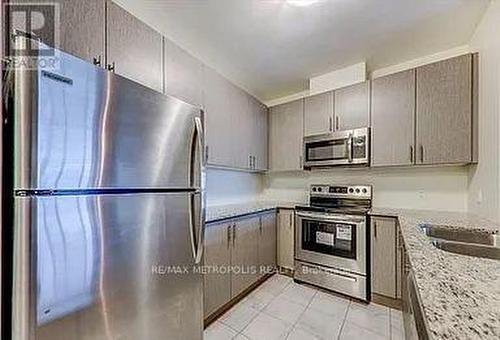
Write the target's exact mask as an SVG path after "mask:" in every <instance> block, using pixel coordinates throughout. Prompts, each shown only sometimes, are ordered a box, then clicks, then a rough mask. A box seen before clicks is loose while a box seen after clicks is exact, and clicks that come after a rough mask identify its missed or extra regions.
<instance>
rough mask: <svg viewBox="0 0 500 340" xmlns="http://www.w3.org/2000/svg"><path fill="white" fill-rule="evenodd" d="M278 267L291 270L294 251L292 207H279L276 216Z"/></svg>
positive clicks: (293, 213) (293, 216)
mask: <svg viewBox="0 0 500 340" xmlns="http://www.w3.org/2000/svg"><path fill="white" fill-rule="evenodd" d="M277 222H278V223H277V228H278V230H277V234H278V256H277V262H278V266H279V267H283V268H286V269H290V270H293V268H294V252H295V227H294V226H295V212H294V210H293V209H279V211H278V217H277Z"/></svg>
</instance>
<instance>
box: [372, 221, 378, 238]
mask: <svg viewBox="0 0 500 340" xmlns="http://www.w3.org/2000/svg"><path fill="white" fill-rule="evenodd" d="M373 237H374V238H377V222H375V221H374V222H373Z"/></svg>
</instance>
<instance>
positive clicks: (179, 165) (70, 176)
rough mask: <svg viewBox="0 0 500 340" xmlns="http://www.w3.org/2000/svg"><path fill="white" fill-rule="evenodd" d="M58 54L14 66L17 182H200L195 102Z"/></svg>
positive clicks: (64, 185)
mask: <svg viewBox="0 0 500 340" xmlns="http://www.w3.org/2000/svg"><path fill="white" fill-rule="evenodd" d="M23 39H27V38H24V37H17V40H18V43H21V42H23ZM59 54H60V63H59V67H58V68H57V69H55V70H43V69H38V70H34V71H33V70H27V69H24V68H23V67H19V68H17V69H16V70H15V98H14V100H15V105H14V107H15V110H14V136H15V138H14V152H15V155H14V158H15V162H14V166H15V171H14V173H15V176H16V177H15V184H14V186H15V188H16V189H79V188H86V189H88V188H186V187H191V186H199V183H190V177H193V176H192V175H190V171H196V170H197V169H198V168H199V167H198V166H196V165H194V166H193V162H194V157H195V155H197V157H198V158H199V160H203V158H204V157H200V156H199V155H200V154H202V152H203V141H202V137H203V131H202V128H201V126H202V124H198V128H197V125H196V120H199V121H200V122H202V112H201V110H200V109H199V108H196V107H194V106H191V105H189V104H186V103H184V102H182V101H180V100H178V99H176V98H173V97H169V96H166V95H163V94H161V93H158V92H156V91H154V90H151V89H149V88H146V87H144V86H141V85H139V84H137V83H135V82H133V81H131V80H128V79H126V78H123V77H121V76H118V75H116V74H114V73H111V72H108V71H106V70H104V69H102V68H99V67H96V66H94V65H91V64H89V63H87V62H85V61H83V60H81V59H78V58H76V57H73V56H71V55H68V54H66V53H63V52H59ZM194 177H195V181H198V182H199V176H194Z"/></svg>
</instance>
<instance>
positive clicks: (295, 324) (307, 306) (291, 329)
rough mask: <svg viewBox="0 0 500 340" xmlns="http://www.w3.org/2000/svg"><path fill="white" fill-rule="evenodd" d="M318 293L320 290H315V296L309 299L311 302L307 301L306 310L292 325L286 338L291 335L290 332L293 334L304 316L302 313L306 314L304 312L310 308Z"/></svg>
mask: <svg viewBox="0 0 500 340" xmlns="http://www.w3.org/2000/svg"><path fill="white" fill-rule="evenodd" d="M317 294H318V291H315V292H314V294H313V296H312V297H311V300H309V302H308V303H307V305H306V308H304V310H303V311H302V313H300V315H299V317H298V318H297V321H295V322H294V323H293V325H292V327H291V328H290V331H289V332H288V334H287V335H286V338H285V340H287V339H288V337H289V336H290V334H292V332H293V330H294V329H295V327H296V326H297V324H298V323H299V320H300V318H301V317H302V315H304V313H305V312H306V311H307V309H308V308H309V306H310V305H311V303H312V301H313V300H314V297H315V296H316V295H317Z"/></svg>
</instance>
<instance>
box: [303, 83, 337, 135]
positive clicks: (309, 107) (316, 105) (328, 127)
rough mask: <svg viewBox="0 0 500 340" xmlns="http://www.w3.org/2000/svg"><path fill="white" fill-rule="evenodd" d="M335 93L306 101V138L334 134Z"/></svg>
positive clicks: (318, 95) (306, 99) (324, 94)
mask: <svg viewBox="0 0 500 340" xmlns="http://www.w3.org/2000/svg"><path fill="white" fill-rule="evenodd" d="M333 130H334V126H333V92H326V93H321V94H317V95H314V96H311V97H307V98H305V99H304V136H313V135H319V134H323V133H328V132H333Z"/></svg>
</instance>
